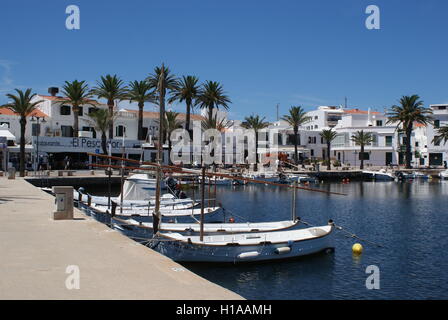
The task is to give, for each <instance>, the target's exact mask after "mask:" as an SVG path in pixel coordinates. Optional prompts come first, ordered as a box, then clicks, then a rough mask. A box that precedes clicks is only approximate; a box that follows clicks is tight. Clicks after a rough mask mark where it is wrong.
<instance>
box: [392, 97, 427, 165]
mask: <svg viewBox="0 0 448 320" xmlns="http://www.w3.org/2000/svg"><path fill="white" fill-rule="evenodd" d="M419 99H420V97H419V96H418V95H416V94H414V95H412V96H403V97H401V99H400V105H399V106H397V105H394V106H392V110H391V111H390V112H388V113H386V115H387V117H388V120H387V123H394V124H395V123H396V124H397V129H398V128H399V127H400V126H401V127H402V128H403V130H404V132H405V134H406V140H405V141H406V169H411V168H412V166H411V159H412V150H411V135H412V130H413V128H414V123H419V124H423V125H427V124H429V123H431V120H432V117H431V114H432V110H431V109H429V108H425V107H423V101H421V100H419Z"/></svg>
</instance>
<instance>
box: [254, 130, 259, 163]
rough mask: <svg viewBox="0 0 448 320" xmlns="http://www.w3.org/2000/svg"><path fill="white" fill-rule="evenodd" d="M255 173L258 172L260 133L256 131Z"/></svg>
mask: <svg viewBox="0 0 448 320" xmlns="http://www.w3.org/2000/svg"><path fill="white" fill-rule="evenodd" d="M254 171H258V132H257V131H255V166H254Z"/></svg>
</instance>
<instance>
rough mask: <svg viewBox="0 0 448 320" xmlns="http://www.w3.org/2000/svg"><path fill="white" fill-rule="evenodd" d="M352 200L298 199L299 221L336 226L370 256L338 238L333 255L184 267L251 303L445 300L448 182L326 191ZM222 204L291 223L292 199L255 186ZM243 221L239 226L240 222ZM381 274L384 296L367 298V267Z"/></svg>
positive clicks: (229, 191) (225, 193) (222, 197)
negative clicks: (358, 253) (354, 236)
mask: <svg viewBox="0 0 448 320" xmlns="http://www.w3.org/2000/svg"><path fill="white" fill-rule="evenodd" d="M318 188H321V189H325V190H331V191H337V192H343V193H346V194H348V196H337V195H324V194H319V193H313V192H307V191H299V192H298V216H300V217H301V218H302V219H303V220H305V221H308V222H310V223H313V224H326V223H327V221H328V219H330V218H331V219H333V220H334V221H335V222H336V224H338V225H341V226H343V227H345V228H346V229H348V230H350V231H352V232H353V233H356V234H357V235H359V236H360V237H363V238H366V239H368V240H370V241H374V242H377V243H380V244H381V245H383V246H384V247H382V248H379V247H375V246H373V245H370V244H367V243H363V246H364V253H363V254H362V256H361V257H354V256H353V255H352V252H351V246H352V245H353V243H355V242H358V241H356V240H354V239H352V238H347V237H346V236H344V234H343V233H341V232H340V231H337V232H336V234H335V237H334V241H335V252H334V253H330V254H326V253H323V254H318V255H314V256H309V257H303V258H299V259H295V260H290V261H276V262H268V263H261V264H248V265H244V264H239V265H215V264H185V266H186V267H188V268H189V269H190V270H192V271H194V272H196V273H197V274H199V275H201V276H202V277H204V278H206V279H209V280H211V281H213V282H215V283H218V284H220V285H222V286H223V287H226V288H228V289H230V290H232V291H234V292H237V293H238V294H240V295H242V296H243V297H245V298H248V299H447V298H448V273H447V271H448V251H447V250H446V248H447V247H448V238H447V231H448V182H414V183H397V182H376V183H375V182H363V183H360V182H359V183H355V182H353V183H350V184H330V183H329V184H321V185H319V186H318ZM218 189H219V190H218V199H219V201H221V202H222V203H223V205H224V206H225V207H226V208H227V209H228V210H230V211H232V212H235V213H236V214H237V215H238V216H242V217H244V218H245V219H247V220H250V221H275V220H286V219H289V217H290V215H291V211H290V207H291V192H290V191H289V192H288V191H287V190H286V189H285V188H276V187H271V186H262V185H261V186H260V185H249V186H240V187H231V186H220V187H218ZM241 220H242V219H238V221H241ZM369 265H377V266H378V267H379V269H380V281H381V282H380V285H381V289H380V290H367V289H366V287H365V281H366V278H367V276H368V274H366V273H365V270H366V267H367V266H369Z"/></svg>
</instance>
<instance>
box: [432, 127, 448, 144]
mask: <svg viewBox="0 0 448 320" xmlns="http://www.w3.org/2000/svg"><path fill="white" fill-rule="evenodd" d="M442 140H443V144H446V143H447V142H448V125H447V126H443V127H440V128H438V129H437V136H434V139H432V143H434V144H440V142H442Z"/></svg>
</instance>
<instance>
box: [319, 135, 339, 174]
mask: <svg viewBox="0 0 448 320" xmlns="http://www.w3.org/2000/svg"><path fill="white" fill-rule="evenodd" d="M320 136H321V137H322V138H324V140H325V143H326V144H327V170H331V156H330V154H331V153H330V152H331V142H332V141H333V140H334V139H335V138H336V136H337V133H336V132H335V131H333V129H324V130H322V132H321V133H320Z"/></svg>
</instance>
